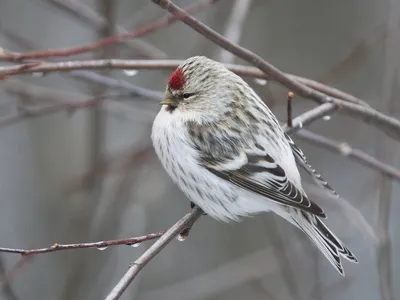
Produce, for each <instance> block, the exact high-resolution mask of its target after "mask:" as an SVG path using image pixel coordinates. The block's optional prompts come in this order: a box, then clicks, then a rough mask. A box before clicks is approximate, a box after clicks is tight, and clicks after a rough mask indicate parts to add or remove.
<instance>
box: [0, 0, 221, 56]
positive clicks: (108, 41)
mask: <svg viewBox="0 0 400 300" xmlns="http://www.w3.org/2000/svg"><path fill="white" fill-rule="evenodd" d="M215 1H216V0H203V1H200V2H197V3H195V4H192V5H190V6H189V7H187V8H186V11H187V12H188V13H193V12H195V11H197V10H199V9H200V8H202V7H205V6H207V5H209V4H212V3H214V2H215ZM183 17H184V16H183ZM180 18H181V16H171V15H169V16H166V17H162V18H160V19H158V20H156V21H154V22H152V23H150V24H147V25H144V26H141V27H139V28H137V29H135V30H133V31H129V32H126V33H122V34H119V35H116V36H112V37H108V38H105V39H102V40H99V41H97V42H95V43H91V44H87V45H82V46H78V47H72V48H62V49H51V50H42V51H31V52H25V53H11V52H6V51H3V53H0V60H7V61H21V60H26V59H42V58H49V57H60V56H72V55H77V54H82V53H87V52H90V51H93V50H96V49H100V48H103V47H107V46H111V45H115V44H118V43H120V42H122V41H125V40H127V39H134V38H137V37H139V36H143V35H145V34H149V33H151V32H154V31H155V30H157V29H159V28H162V27H165V26H168V25H170V24H172V23H174V22H176V21H177V20H179V19H180ZM0 52H1V51H0Z"/></svg>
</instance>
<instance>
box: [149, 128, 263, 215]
mask: <svg viewBox="0 0 400 300" xmlns="http://www.w3.org/2000/svg"><path fill="white" fill-rule="evenodd" d="M177 132H178V131H174V130H169V129H168V128H165V127H164V128H162V129H159V130H158V133H157V132H154V128H153V135H152V139H153V144H154V148H155V151H156V153H157V156H158V157H159V159H160V161H161V163H162V165H163V167H164V169H165V170H166V171H167V173H168V175H169V176H170V177H171V178H172V180H173V181H174V182H175V183H176V184H177V185H178V187H179V188H180V190H181V191H182V192H183V193H184V194H185V195H186V196H187V197H188V198H189V199H190V200H191V201H192V202H194V203H195V204H197V205H198V206H200V207H201V208H202V209H203V210H204V212H206V213H207V214H208V215H209V216H211V217H212V218H214V219H217V220H220V221H229V220H239V217H241V216H247V215H249V214H253V213H257V212H261V211H268V210H269V209H268V207H266V205H265V204H266V203H267V202H268V201H267V200H266V199H261V200H260V198H259V197H257V196H255V195H253V194H251V193H250V192H247V191H244V190H243V189H241V188H239V187H237V186H235V185H234V184H232V183H230V182H228V181H225V180H224V179H221V178H220V177H218V176H216V175H214V174H212V173H211V172H209V171H208V170H207V169H205V168H204V167H203V166H201V165H199V164H198V160H197V155H198V153H197V152H196V151H195V150H194V149H193V148H192V147H191V146H190V145H189V144H188V143H187V142H186V141H187V139H186V137H185V136H183V135H179V134H177Z"/></svg>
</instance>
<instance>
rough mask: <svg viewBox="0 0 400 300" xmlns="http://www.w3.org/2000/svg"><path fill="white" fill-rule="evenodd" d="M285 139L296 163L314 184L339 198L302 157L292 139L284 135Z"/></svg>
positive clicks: (303, 156)
mask: <svg viewBox="0 0 400 300" xmlns="http://www.w3.org/2000/svg"><path fill="white" fill-rule="evenodd" d="M285 136H286V139H287V140H288V142H289V145H290V147H291V148H292V151H293V155H294V157H295V159H296V162H297V163H298V164H299V165H300V166H301V167H302V168H303V169H304V170H305V171H306V172H307V173H308V174H310V175H311V177H312V179H313V180H314V181H315V183H316V184H317V185H318V186H320V187H322V188H325V189H327V190H329V191H330V192H331V193H332V194H333V195H335V196H336V197H339V194H338V193H337V192H336V191H335V190H334V189H333V188H332V187H331V186H330V185H329V184H328V182H327V181H325V179H324V178H323V177H322V175H321V174H319V173H318V172H317V171H316V170H315V169H314V168H313V167H312V166H311V165H310V164H309V163H308V162H307V158H306V156H305V155H304V153H303V151H301V149H300V148H299V147H298V146H297V145H296V144H295V143H294V141H293V140H292V138H291V137H290V136H289V135H287V134H285Z"/></svg>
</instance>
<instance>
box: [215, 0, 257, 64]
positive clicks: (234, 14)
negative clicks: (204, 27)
mask: <svg viewBox="0 0 400 300" xmlns="http://www.w3.org/2000/svg"><path fill="white" fill-rule="evenodd" d="M251 2H252V0H236V1H235V2H234V3H233V4H232V6H231V14H230V16H229V19H228V21H227V22H226V25H225V32H224V34H223V35H224V36H225V37H226V38H227V39H228V40H229V41H231V42H232V43H238V42H239V40H240V36H241V35H242V31H243V27H244V22H245V20H246V17H247V15H248V13H249V10H250V6H251ZM234 58H235V57H234V56H233V54H232V53H231V52H229V51H226V50H224V49H221V50H220V53H219V60H220V61H221V62H223V63H225V64H227V63H232V62H233V60H234Z"/></svg>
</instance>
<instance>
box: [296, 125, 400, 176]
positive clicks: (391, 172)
mask: <svg viewBox="0 0 400 300" xmlns="http://www.w3.org/2000/svg"><path fill="white" fill-rule="evenodd" d="M296 136H298V137H299V138H301V139H304V140H306V141H307V142H309V143H312V144H315V145H318V146H320V147H323V148H325V149H327V150H330V151H333V152H335V153H338V154H340V155H342V156H347V157H349V158H352V159H354V160H355V161H357V162H359V163H360V164H362V165H364V166H366V167H369V168H371V169H374V170H376V171H378V172H380V173H382V174H384V175H386V176H388V177H391V178H393V179H396V180H398V181H400V170H399V169H396V168H394V167H392V166H391V165H388V164H385V163H383V162H381V161H380V160H378V159H376V158H374V157H372V156H370V155H369V154H367V153H365V152H363V151H361V150H359V149H355V148H352V147H351V146H350V145H349V144H347V143H346V142H340V141H334V140H331V139H329V138H327V137H325V136H322V135H319V134H316V133H313V132H311V131H308V130H305V129H302V130H300V131H298V132H297V133H296Z"/></svg>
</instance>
